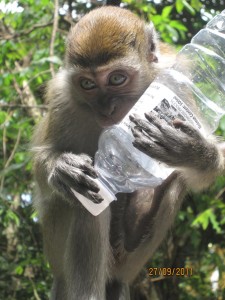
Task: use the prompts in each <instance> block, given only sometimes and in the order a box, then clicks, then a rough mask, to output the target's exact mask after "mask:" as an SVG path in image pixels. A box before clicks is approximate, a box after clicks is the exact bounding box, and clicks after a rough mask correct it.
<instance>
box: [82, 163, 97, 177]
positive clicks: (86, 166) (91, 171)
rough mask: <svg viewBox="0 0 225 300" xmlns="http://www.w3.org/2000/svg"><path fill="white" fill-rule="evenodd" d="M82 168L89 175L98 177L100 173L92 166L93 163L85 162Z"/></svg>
mask: <svg viewBox="0 0 225 300" xmlns="http://www.w3.org/2000/svg"><path fill="white" fill-rule="evenodd" d="M80 169H81V170H82V171H83V172H84V173H85V174H87V175H88V176H90V177H92V178H94V179H96V178H98V175H97V173H96V171H95V169H94V167H92V166H91V165H89V164H84V165H81V166H80Z"/></svg>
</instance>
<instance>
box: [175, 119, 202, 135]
mask: <svg viewBox="0 0 225 300" xmlns="http://www.w3.org/2000/svg"><path fill="white" fill-rule="evenodd" d="M173 125H174V127H175V128H179V129H180V130H181V131H182V132H184V133H186V134H187V135H189V136H190V137H193V138H194V139H199V138H202V135H201V133H200V132H199V131H198V130H197V129H195V128H194V127H193V126H192V125H190V124H189V123H188V122H184V121H181V120H179V119H175V120H174V121H173Z"/></svg>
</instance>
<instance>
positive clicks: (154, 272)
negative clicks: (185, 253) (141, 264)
mask: <svg viewBox="0 0 225 300" xmlns="http://www.w3.org/2000/svg"><path fill="white" fill-rule="evenodd" d="M192 275H193V269H192V268H148V276H149V277H157V276H164V277H168V276H177V277H178V276H182V277H190V276H192Z"/></svg>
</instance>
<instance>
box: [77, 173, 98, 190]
mask: <svg viewBox="0 0 225 300" xmlns="http://www.w3.org/2000/svg"><path fill="white" fill-rule="evenodd" d="M76 178H77V182H78V184H79V185H80V186H82V188H86V189H88V190H90V191H92V192H95V193H98V192H99V190H100V189H99V187H98V185H97V183H96V182H94V181H93V180H92V179H91V178H90V177H89V176H87V175H86V174H83V173H80V172H79V173H78V175H77V177H76Z"/></svg>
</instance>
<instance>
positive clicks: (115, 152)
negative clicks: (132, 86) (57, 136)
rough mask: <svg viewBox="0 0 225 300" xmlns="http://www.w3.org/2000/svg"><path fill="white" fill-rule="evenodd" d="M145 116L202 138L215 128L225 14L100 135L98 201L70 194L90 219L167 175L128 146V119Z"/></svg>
mask: <svg viewBox="0 0 225 300" xmlns="http://www.w3.org/2000/svg"><path fill="white" fill-rule="evenodd" d="M184 61H187V63H186V64H184V63H183V62H184ZM188 62H190V63H188ZM193 107H194V109H192V108H193ZM149 111H154V113H155V114H156V115H158V116H160V118H164V119H166V120H171V119H173V118H180V119H183V120H186V121H188V122H190V123H191V124H192V125H193V126H195V127H196V128H197V129H199V130H200V131H202V133H203V134H205V135H207V134H209V133H211V132H213V131H214V130H215V129H216V128H217V126H218V123H219V120H220V118H221V117H222V116H223V115H224V114H225V10H224V11H223V12H222V13H220V14H219V15H217V16H216V17H214V18H213V19H212V20H211V21H210V22H209V23H208V24H207V26H206V28H205V29H202V30H200V31H199V33H198V34H197V35H196V36H194V37H193V39H192V41H191V43H190V44H187V45H186V46H184V47H183V48H182V49H181V51H180V52H179V53H178V55H177V60H176V63H175V65H174V66H173V67H172V68H170V69H167V70H166V71H165V72H163V73H161V74H160V75H159V76H158V77H157V78H156V79H155V80H154V82H153V83H152V84H151V85H150V86H149V88H148V89H147V90H146V91H145V93H144V94H143V95H142V96H141V98H140V99H139V100H138V102H137V103H136V104H135V105H134V106H133V108H132V109H131V110H130V112H129V113H128V115H127V116H126V117H125V118H124V119H123V120H122V122H121V123H120V124H119V125H115V126H113V127H110V128H108V129H106V130H105V131H104V132H103V133H102V135H101V137H100V139H99V147H98V151H97V153H96V155H95V169H96V171H97V173H98V176H99V178H98V180H97V182H98V184H99V185H100V194H101V195H102V196H103V198H104V201H103V202H102V203H101V204H93V203H92V202H91V201H90V200H87V199H86V198H85V197H83V196H81V195H80V194H78V193H76V195H77V197H78V199H79V200H80V201H81V202H82V203H83V205H84V206H85V207H86V208H87V209H88V210H89V211H90V212H91V213H92V214H93V215H98V214H99V213H100V212H102V211H103V210H104V209H105V208H106V207H107V206H108V205H109V203H110V202H111V201H113V200H115V199H116V197H115V194H116V193H118V192H132V191H135V190H138V189H141V188H144V187H155V186H157V185H159V184H160V183H161V182H162V181H163V180H164V179H165V178H166V177H167V176H168V175H169V174H170V173H171V172H172V171H173V170H172V169H170V168H168V167H167V166H165V165H163V164H162V163H160V162H157V161H155V160H154V159H152V158H150V157H149V156H147V155H145V154H144V153H142V152H140V151H139V150H137V149H136V148H134V147H133V145H132V141H133V139H134V138H133V135H132V133H131V130H130V127H131V122H130V120H129V115H130V114H133V113H136V114H138V115H139V116H143V117H144V113H145V112H149ZM193 111H194V112H195V114H193Z"/></svg>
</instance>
